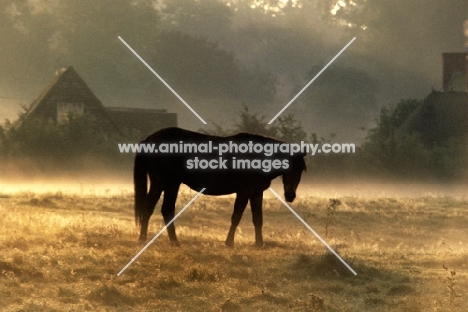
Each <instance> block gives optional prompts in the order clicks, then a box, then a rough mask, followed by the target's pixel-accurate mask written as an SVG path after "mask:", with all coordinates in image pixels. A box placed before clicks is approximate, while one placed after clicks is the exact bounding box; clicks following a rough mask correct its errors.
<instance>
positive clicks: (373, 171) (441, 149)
mask: <svg viewBox="0 0 468 312" xmlns="http://www.w3.org/2000/svg"><path fill="white" fill-rule="evenodd" d="M420 105H422V101H419V100H402V101H400V102H399V103H397V104H396V105H395V106H393V107H383V108H382V109H381V112H380V116H379V118H378V120H376V125H375V127H373V128H371V129H369V130H368V131H367V136H366V138H365V140H364V142H363V144H361V146H358V147H357V149H356V153H354V154H320V155H315V156H313V157H311V156H308V157H307V164H308V171H309V172H310V175H311V176H312V177H314V176H319V177H325V178H350V179H352V178H355V177H376V178H393V179H402V178H403V179H416V180H418V179H419V180H427V179H434V180H443V181H450V180H458V179H463V178H465V177H466V174H467V172H468V170H467V169H468V144H467V143H468V139H467V138H466V137H456V138H455V137H454V138H451V139H449V140H447V141H445V142H442V143H439V144H436V145H433V146H426V145H424V144H423V142H422V140H421V134H420V133H417V132H415V133H410V134H407V135H404V136H400V137H396V136H395V130H396V129H398V127H400V126H401V125H402V123H403V122H404V121H405V120H406V119H407V118H408V116H410V115H411V114H412V113H413V111H414V110H415V109H416V108H417V107H418V106H420ZM26 117H27V109H26V108H24V109H23V110H22V111H21V112H20V113H19V118H18V120H17V121H15V122H11V121H9V120H6V121H5V122H3V123H2V124H0V161H1V162H3V163H4V164H9V163H15V162H19V163H26V164H28V166H31V167H34V168H40V170H42V171H44V172H47V171H48V170H52V169H53V170H69V169H73V170H77V169H80V168H86V167H93V166H96V167H100V168H107V169H109V170H117V171H118V170H124V171H125V170H126V171H128V170H131V167H132V164H133V155H132V154H121V153H120V152H119V150H118V143H137V142H138V141H139V140H140V139H141V134H140V133H139V132H138V131H137V130H135V129H124V130H123V131H122V133H115V134H109V133H104V132H102V131H100V130H98V129H96V128H95V127H93V126H92V125H93V123H92V120H91V119H90V117H85V116H70V118H69V121H68V122H67V123H63V124H59V125H57V124H56V123H54V122H52V121H37V122H28V123H24V120H25V118H26ZM199 131H200V132H203V133H207V134H214V135H221V136H226V135H230V134H234V133H238V132H249V133H254V134H261V135H265V136H269V137H274V138H277V139H279V140H282V141H285V142H290V143H293V142H300V141H306V142H308V143H318V144H324V143H333V136H330V137H328V138H327V137H323V136H320V135H318V134H317V133H307V132H306V131H305V130H304V127H303V125H302V124H301V123H300V122H299V121H298V120H297V119H296V118H295V117H294V116H293V115H291V114H285V115H283V116H280V117H279V118H278V119H277V120H276V121H275V122H274V123H273V124H272V125H268V123H267V121H266V120H265V117H264V116H263V115H260V114H259V113H256V112H252V111H250V110H249V108H248V107H247V106H244V107H243V108H242V109H241V110H240V111H239V113H238V115H237V118H236V120H235V122H234V123H233V124H231V125H228V126H226V125H219V124H216V123H213V124H212V126H211V127H209V128H203V129H199ZM24 169H25V170H28V168H24Z"/></svg>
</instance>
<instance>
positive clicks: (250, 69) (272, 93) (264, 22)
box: [0, 0, 467, 143]
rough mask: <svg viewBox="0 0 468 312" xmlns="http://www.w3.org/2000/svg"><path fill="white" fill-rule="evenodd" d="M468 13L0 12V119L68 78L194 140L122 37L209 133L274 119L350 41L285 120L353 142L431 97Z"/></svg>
mask: <svg viewBox="0 0 468 312" xmlns="http://www.w3.org/2000/svg"><path fill="white" fill-rule="evenodd" d="M466 14H467V12H466V3H465V1H462V0H452V1H444V2H440V1H433V2H430V3H428V2H427V1H423V0H413V1H402V0H401V1H391V2H382V1H374V0H372V1H364V0H359V1H332V0H329V1H328V0H327V1H317V0H309V1H305V0H303V1H301V0H294V1H265V2H261V3H260V2H252V1H245V0H238V1H235V0H234V1H216V0H204V1H196V2H194V1H186V0H174V1H161V2H157V1H150V0H144V1H124V0H119V1H110V0H105V1H99V2H95V1H88V0H85V1H79V2H63V1H41V0H35V1H33V0H30V1H24V2H18V1H12V0H7V1H2V3H1V4H0V16H1V18H0V20H1V21H0V33H1V36H0V46H1V47H2V48H1V54H2V58H1V59H0V86H1V87H0V103H1V106H0V114H1V115H0V118H2V119H4V118H10V119H15V118H16V114H17V112H18V110H19V106H18V104H23V105H29V104H30V103H31V102H32V100H33V99H34V98H36V97H37V96H38V95H39V94H40V92H42V90H43V89H44V88H45V86H46V85H47V83H48V82H49V81H50V79H51V77H52V76H53V74H54V72H55V71H56V70H58V69H60V68H62V67H68V66H73V67H74V68H75V69H77V71H78V72H79V73H80V75H81V76H82V77H83V78H84V80H85V81H86V82H87V83H88V85H89V86H90V87H91V89H92V90H93V92H95V94H96V96H97V97H98V98H99V99H100V100H101V101H102V103H103V104H104V105H105V106H129V107H150V108H166V109H168V110H169V111H170V112H176V113H178V114H179V126H181V127H184V128H188V129H193V130H197V129H199V128H200V127H202V126H203V125H202V124H201V123H200V121H199V120H198V119H197V118H196V117H195V116H194V115H192V113H191V112H189V111H188V110H187V109H186V108H185V107H184V106H183V105H182V104H181V103H180V102H179V101H178V100H177V99H176V98H175V97H174V95H173V94H171V93H170V92H169V91H168V90H167V89H166V88H165V87H164V86H163V85H162V84H161V82H160V81H159V80H157V79H156V77H154V76H153V75H152V74H151V73H150V71H149V70H148V69H147V68H146V67H144V66H143V65H142V64H141V63H140V62H139V61H138V60H137V59H136V58H135V57H134V55H132V54H131V53H130V52H129V51H128V50H127V49H126V48H125V47H124V46H123V45H122V43H121V42H120V41H119V40H118V39H117V37H118V36H121V37H122V38H124V39H125V40H126V41H127V42H128V43H129V44H130V45H131V46H132V47H133V48H134V49H135V50H136V51H137V52H138V53H139V54H140V55H141V56H142V57H143V58H144V59H145V60H146V61H147V62H148V63H149V64H150V65H151V66H152V67H153V68H154V69H155V70H156V71H157V72H158V73H159V74H161V75H162V76H163V77H164V78H165V79H166V80H167V81H168V82H169V84H170V85H171V86H172V87H173V88H174V89H175V90H176V91H177V92H178V93H180V95H181V96H182V97H183V98H184V99H185V100H186V101H187V102H188V103H190V105H191V106H193V108H194V109H195V110H196V111H197V112H198V113H199V114H200V115H201V116H202V117H203V118H204V119H205V120H207V121H208V123H209V124H212V123H213V122H216V123H218V124H230V123H232V116H233V115H234V114H236V113H237V112H238V111H239V109H240V108H241V107H242V105H243V104H245V105H247V106H248V107H249V108H250V109H251V110H252V111H255V112H261V113H262V114H263V115H265V117H266V119H267V120H270V119H271V118H272V117H273V116H274V115H275V114H276V113H277V112H278V111H279V110H280V109H281V108H282V107H283V106H284V105H285V104H286V103H287V102H288V101H289V100H290V99H291V98H292V97H293V96H294V95H295V94H296V93H297V92H298V91H299V90H300V89H301V88H302V87H303V86H304V85H305V84H306V83H307V82H308V81H309V80H310V79H311V78H312V77H313V76H314V75H315V74H316V73H317V72H318V71H319V70H320V69H321V68H322V67H323V66H324V65H325V64H326V63H328V61H330V60H331V58H332V57H333V56H334V55H335V54H336V53H337V52H338V51H339V50H340V49H341V48H342V47H343V46H344V45H345V44H346V43H347V42H349V40H351V38H353V37H354V36H355V37H356V38H357V39H356V41H355V42H354V43H353V44H352V45H351V46H350V47H349V49H348V50H347V51H346V52H345V53H343V55H342V56H340V57H339V58H338V59H337V60H336V61H335V62H334V64H333V65H332V66H331V67H330V68H329V69H328V70H327V71H325V72H324V73H323V75H322V76H321V77H320V78H319V79H317V80H316V81H315V82H314V83H313V84H312V85H311V86H310V88H309V89H308V90H307V91H306V92H305V93H304V94H303V95H302V96H301V97H299V98H298V99H297V101H296V102H295V103H294V104H293V105H291V107H290V108H289V109H288V110H287V112H288V113H292V114H293V115H295V116H297V118H298V119H299V120H300V121H301V122H303V123H304V125H305V126H306V130H307V131H308V132H316V133H318V134H320V135H322V136H329V134H330V133H333V134H336V136H335V138H336V139H337V140H338V139H339V140H342V141H346V140H347V141H353V142H356V143H360V142H361V141H362V139H363V137H364V136H365V134H366V133H365V131H363V130H362V129H363V128H365V129H368V128H369V127H371V126H372V125H373V124H374V120H375V118H377V117H378V113H379V109H380V108H381V107H382V106H384V105H389V106H392V105H395V104H396V102H398V101H399V100H400V99H405V98H422V97H424V96H426V95H427V94H428V93H429V92H430V90H431V88H435V89H440V88H441V54H442V53H443V52H460V51H463V50H464V45H465V37H464V33H463V22H464V21H465V19H466V18H467V15H466Z"/></svg>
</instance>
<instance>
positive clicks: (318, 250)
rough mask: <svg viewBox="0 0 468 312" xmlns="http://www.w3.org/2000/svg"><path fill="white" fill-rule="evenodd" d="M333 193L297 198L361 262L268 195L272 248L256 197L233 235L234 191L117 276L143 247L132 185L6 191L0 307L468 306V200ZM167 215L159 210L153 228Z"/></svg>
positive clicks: (208, 200) (199, 209) (200, 205)
mask: <svg viewBox="0 0 468 312" xmlns="http://www.w3.org/2000/svg"><path fill="white" fill-rule="evenodd" d="M194 195H195V194H194V193H193V192H192V193H191V194H189V193H184V194H182V195H181V196H180V197H179V200H178V204H177V207H178V208H179V209H180V208H181V207H183V206H184V205H185V204H186V203H187V202H188V201H189V200H190V198H191V196H194ZM329 199H330V198H326V197H320V198H314V197H308V198H304V199H300V200H297V202H295V203H294V204H293V208H294V209H295V210H296V211H297V212H298V213H299V214H300V215H301V216H302V217H303V218H304V219H305V220H306V221H307V222H308V223H309V224H310V225H311V226H312V227H313V228H314V229H315V230H316V231H317V232H318V233H320V234H321V235H322V236H323V237H324V238H325V227H327V230H328V235H327V238H326V240H327V242H328V243H329V244H330V245H331V246H332V247H333V248H334V249H335V250H337V251H338V252H339V253H340V254H341V255H342V257H343V258H344V259H345V260H346V261H347V262H348V263H349V264H350V265H351V266H352V267H353V268H354V269H355V270H356V271H357V272H358V275H357V276H354V275H352V274H351V273H350V272H349V271H348V270H347V269H346V268H345V267H344V266H343V265H342V264H341V263H340V262H339V261H338V260H337V259H336V258H335V257H334V256H333V255H332V254H330V253H328V252H327V250H326V248H325V247H324V246H323V245H321V244H320V242H318V241H317V239H316V238H315V237H314V236H313V235H312V234H311V233H310V232H308V230H307V229H305V227H304V226H303V225H302V224H301V223H300V222H299V221H298V220H297V219H296V218H295V217H294V216H293V215H292V214H291V213H290V212H289V211H288V210H287V209H286V208H285V207H283V206H282V204H281V203H280V202H279V201H278V200H276V199H274V198H269V199H267V200H265V203H264V220H265V225H264V238H265V244H266V245H265V248H263V249H260V250H259V249H257V248H254V247H253V243H254V231H253V226H252V223H251V215H250V211H249V209H247V210H246V213H245V215H244V218H243V220H242V223H241V225H240V228H239V229H238V232H237V235H236V245H235V247H234V249H229V248H226V247H225V246H224V239H225V236H226V234H227V230H228V228H229V222H230V214H231V212H232V204H233V199H232V198H230V197H222V198H215V197H208V196H202V197H200V198H199V199H198V200H197V201H196V202H195V203H194V204H193V205H192V206H190V207H189V208H188V209H187V211H186V212H184V214H182V215H181V217H180V218H179V219H178V220H177V221H176V226H177V232H178V235H179V240H180V242H181V245H182V247H181V248H176V247H172V246H171V245H170V244H169V242H168V239H167V237H166V235H165V234H164V235H163V236H162V237H161V238H160V239H158V240H156V241H155V242H154V244H153V245H152V246H150V247H149V248H148V249H147V250H146V251H145V252H144V253H143V254H142V255H141V256H140V257H139V258H138V259H137V260H136V261H135V262H134V263H133V264H132V265H131V266H130V267H129V268H128V269H127V270H126V271H125V272H124V273H123V274H122V275H121V276H120V277H117V275H116V274H117V273H118V272H119V271H120V270H121V269H122V268H123V267H124V266H125V264H127V263H128V262H129V261H130V260H131V259H132V258H133V257H134V256H135V254H136V253H137V252H138V251H139V250H140V248H141V247H142V246H140V245H138V244H137V242H136V241H137V237H138V231H137V229H136V228H135V226H134V220H133V204H132V203H133V199H132V197H131V194H130V193H125V192H123V193H122V194H120V195H106V194H100V195H96V196H80V195H76V194H72V193H70V194H67V193H65V194H63V193H44V194H35V193H32V192H29V193H17V194H7V193H5V194H2V195H0V250H1V253H0V310H1V311H468V300H467V298H468V293H467V286H468V279H467V267H466V265H467V264H468V253H467V248H468V245H467V243H468V239H467V235H466V234H467V224H468V222H467V221H468V201H467V200H464V199H458V198H452V197H424V198H411V199H408V198H355V197H342V198H338V199H339V200H340V203H341V204H340V205H338V206H337V207H335V210H334V212H333V214H332V215H330V213H328V214H327V209H329V204H330V202H329ZM159 205H160V204H159ZM159 205H158V207H157V209H156V210H158V209H159ZM162 226H163V224H162V218H161V216H160V214H159V212H157V213H155V215H154V216H153V218H152V220H151V226H150V236H151V235H154V234H155V233H157V232H158V231H159V229H160V228H161V227H162ZM443 266H445V268H447V269H445V268H444V267H443ZM451 271H453V272H455V274H454V275H453V274H452V273H451Z"/></svg>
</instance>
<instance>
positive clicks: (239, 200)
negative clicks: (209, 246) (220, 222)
mask: <svg viewBox="0 0 468 312" xmlns="http://www.w3.org/2000/svg"><path fill="white" fill-rule="evenodd" d="M248 201H249V198H248V197H247V196H245V195H239V194H237V197H236V201H235V202H234V212H233V213H232V217H231V227H230V228H229V233H228V236H227V238H226V242H225V243H226V246H229V247H233V246H234V234H235V233H236V228H237V226H238V225H239V223H240V220H241V218H242V215H243V214H244V210H245V207H246V206H247V202H248Z"/></svg>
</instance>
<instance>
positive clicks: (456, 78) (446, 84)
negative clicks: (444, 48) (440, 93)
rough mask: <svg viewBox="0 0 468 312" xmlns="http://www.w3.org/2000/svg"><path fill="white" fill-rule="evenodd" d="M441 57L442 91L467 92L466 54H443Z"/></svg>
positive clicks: (467, 56) (467, 60) (467, 64)
mask: <svg viewBox="0 0 468 312" xmlns="http://www.w3.org/2000/svg"><path fill="white" fill-rule="evenodd" d="M442 57H443V77H442V79H443V80H442V87H443V90H444V91H461V92H468V53H467V52H464V53H444V54H442Z"/></svg>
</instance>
